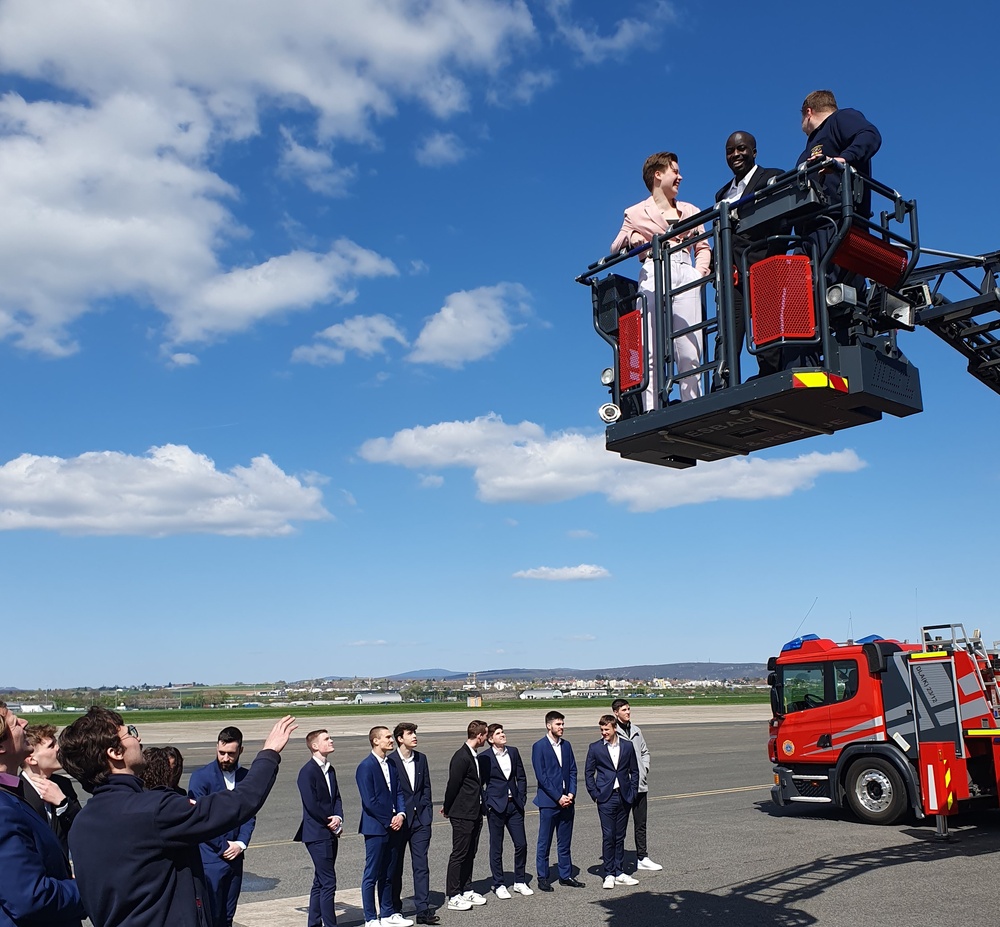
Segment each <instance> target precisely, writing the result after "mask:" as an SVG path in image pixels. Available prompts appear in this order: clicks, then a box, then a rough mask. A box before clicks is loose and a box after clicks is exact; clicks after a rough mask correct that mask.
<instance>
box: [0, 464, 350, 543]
mask: <svg viewBox="0 0 1000 927" xmlns="http://www.w3.org/2000/svg"><path fill="white" fill-rule="evenodd" d="M316 482H318V479H317V478H315V477H295V476H291V475H289V474H287V473H285V472H283V471H282V470H281V468H280V467H278V466H277V465H276V464H275V463H274V462H273V461H272V460H271V459H270V458H269V457H268V456H267V455H261V456H259V457H255V458H253V460H252V461H251V462H250V465H249V466H235V467H232V468H231V469H230V470H228V471H222V470H219V469H217V468H216V465H215V462H214V461H213V460H211V459H210V458H209V457H206V456H205V455H204V454H198V453H196V452H195V451H193V450H191V448H189V447H186V446H185V445H175V444H167V445H163V446H162V447H153V448H150V450H149V451H148V452H147V453H146V455H145V456H142V457H139V456H134V455H131V454H124V453H121V452H119V451H92V452H88V453H85V454H81V455H80V456H79V457H72V458H62V457H38V456H35V455H33V454H22V455H21V456H20V457H18V458H16V459H14V460H11V461H9V462H8V463H6V464H4V465H2V466H0V530H2V531H14V530H19V529H39V530H47V531H58V532H60V533H62V534H98V535H146V536H150V537H162V536H164V535H172V534H222V535H243V536H247V537H264V536H270V535H285V534H290V533H292V531H293V530H294V529H293V522H298V521H316V520H320V519H327V518H329V517H330V514H329V513H328V512H327V511H326V509H324V508H323V504H322V493H321V491H320V490H319V488H318V487H317V486H316V485H315V483H316Z"/></svg>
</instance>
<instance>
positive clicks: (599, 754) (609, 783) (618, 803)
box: [583, 715, 639, 888]
mask: <svg viewBox="0 0 1000 927" xmlns="http://www.w3.org/2000/svg"><path fill="white" fill-rule="evenodd" d="M598 724H599V725H600V729H601V739H600V740H598V741H595V742H594V743H592V744H591V745H590V749H589V750H587V762H586V763H585V764H584V767H583V781H584V782H585V783H586V785H587V792H588V793H589V795H590V797H591V798H592V799H594V801H595V802H597V814H598V817H599V818H600V820H601V850H602V853H603V857H604V887H605V888H614V887H615V885H616V884H617V885H638V884H639V880H638V879H633V878H632V877H631V876H630V875H626V874H625V831H626V829H627V828H628V810H629V808H630V807H631V806H632V803H633V802H634V801H635V797H636V795H638V794H639V761H638V759H637V758H636V755H635V750H634V748H633V747H632V744H631V742H630V741H628V740H626V739H625V738H624V737H619V736H618V729H617V722H616V720H615V716H614V715H601V719H600V721H599V722H598Z"/></svg>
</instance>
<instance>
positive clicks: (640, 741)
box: [615, 721, 651, 792]
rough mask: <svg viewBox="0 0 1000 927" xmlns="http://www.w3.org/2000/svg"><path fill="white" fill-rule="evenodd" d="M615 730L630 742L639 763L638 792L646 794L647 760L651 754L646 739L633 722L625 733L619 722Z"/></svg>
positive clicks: (647, 785) (647, 788)
mask: <svg viewBox="0 0 1000 927" xmlns="http://www.w3.org/2000/svg"><path fill="white" fill-rule="evenodd" d="M615 730H617V731H618V733H619V735H620V736H622V737H624V738H625V739H626V740H631V741H632V747H633V749H634V750H635V756H636V759H637V760H638V761H639V791H640V792H648V791H649V758H650V755H651V754H650V752H649V747H647V746H646V738H645V737H643V736H642V728H641V727H639V725H638V724H636V723H635V722H634V721H633V722H632V723H631V724H630V725H629V731H628V732H626V730H625V728H623V727H622V725H621V722H619V723H618V724H616V725H615Z"/></svg>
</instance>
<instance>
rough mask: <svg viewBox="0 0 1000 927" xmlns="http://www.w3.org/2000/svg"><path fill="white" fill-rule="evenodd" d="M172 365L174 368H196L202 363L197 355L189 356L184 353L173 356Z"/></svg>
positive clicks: (171, 358)
mask: <svg viewBox="0 0 1000 927" xmlns="http://www.w3.org/2000/svg"><path fill="white" fill-rule="evenodd" d="M170 363H171V365H172V366H174V367H194V366H195V365H197V364H199V363H201V362H200V361H199V360H198V357H197V355H195V354H187V353H185V352H183V351H182V352H178V353H176V354H171V355H170Z"/></svg>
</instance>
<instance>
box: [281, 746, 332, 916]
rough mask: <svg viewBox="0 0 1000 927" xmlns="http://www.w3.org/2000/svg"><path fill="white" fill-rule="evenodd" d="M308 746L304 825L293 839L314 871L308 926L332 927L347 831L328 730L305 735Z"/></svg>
mask: <svg viewBox="0 0 1000 927" xmlns="http://www.w3.org/2000/svg"><path fill="white" fill-rule="evenodd" d="M306 746H307V747H308V748H309V752H310V753H311V754H312V756H311V757H310V758H309V762H307V763H306V765H305V766H303V767H302V769H300V770H299V778H298V787H299V795H300V796H301V798H302V823H301V824H299V829H298V831H296V833H295V837H294V838H293V839H294V840H298V841H301V842H302V843H304V844H305V845H306V849H307V850H308V851H309V855H310V856H311V857H312V861H313V869H314V870H315V875H314V876H313V884H312V888H311V889H310V891H309V920H308V923H307V927H333V925H334V924H336V923H337V912H336V908H335V907H334V899H335V896H336V893H337V870H336V864H337V848H338V845H339V843H340V839H339V838H340V835H341V833H342V832H343V830H344V806H343V803H342V802H341V800H340V787H339V786H338V785H337V773H336V770H334V768H333V767H332V766H331V765H330V757H331V756H332V755H333V750H334V747H333V738H331V737H330V733H329V731H327V730H325V729H324V730H319V731H310V732H309V733H308V734H306Z"/></svg>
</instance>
